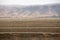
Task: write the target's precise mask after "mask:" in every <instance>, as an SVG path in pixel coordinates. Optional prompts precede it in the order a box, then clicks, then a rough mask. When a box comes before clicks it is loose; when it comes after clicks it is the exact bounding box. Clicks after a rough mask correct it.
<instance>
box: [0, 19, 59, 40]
mask: <svg viewBox="0 0 60 40" xmlns="http://www.w3.org/2000/svg"><path fill="white" fill-rule="evenodd" d="M0 40H60V18H40V19H33V20H31V19H29V20H24V19H23V20H21V19H19V18H18V19H13V18H12V19H4V18H0Z"/></svg>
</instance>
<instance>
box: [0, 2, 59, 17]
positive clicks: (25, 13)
mask: <svg viewBox="0 0 60 40" xmlns="http://www.w3.org/2000/svg"><path fill="white" fill-rule="evenodd" d="M0 17H12V18H36V17H38V18H41V17H42V18H45V17H48V18H49V17H60V3H57V4H49V5H30V6H23V5H0Z"/></svg>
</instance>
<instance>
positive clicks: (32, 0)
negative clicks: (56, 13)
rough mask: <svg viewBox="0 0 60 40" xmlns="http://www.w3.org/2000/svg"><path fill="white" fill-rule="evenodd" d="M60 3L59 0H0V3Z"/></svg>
mask: <svg viewBox="0 0 60 40" xmlns="http://www.w3.org/2000/svg"><path fill="white" fill-rule="evenodd" d="M53 3H60V0H0V5H45V4H53Z"/></svg>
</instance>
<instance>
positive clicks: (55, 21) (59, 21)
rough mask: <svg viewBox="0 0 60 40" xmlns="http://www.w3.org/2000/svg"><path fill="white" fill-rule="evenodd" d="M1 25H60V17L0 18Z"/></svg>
mask: <svg viewBox="0 0 60 40" xmlns="http://www.w3.org/2000/svg"><path fill="white" fill-rule="evenodd" d="M0 27H60V18H40V19H27V20H26V19H22V20H21V19H13V18H12V19H4V18H1V19H0Z"/></svg>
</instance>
